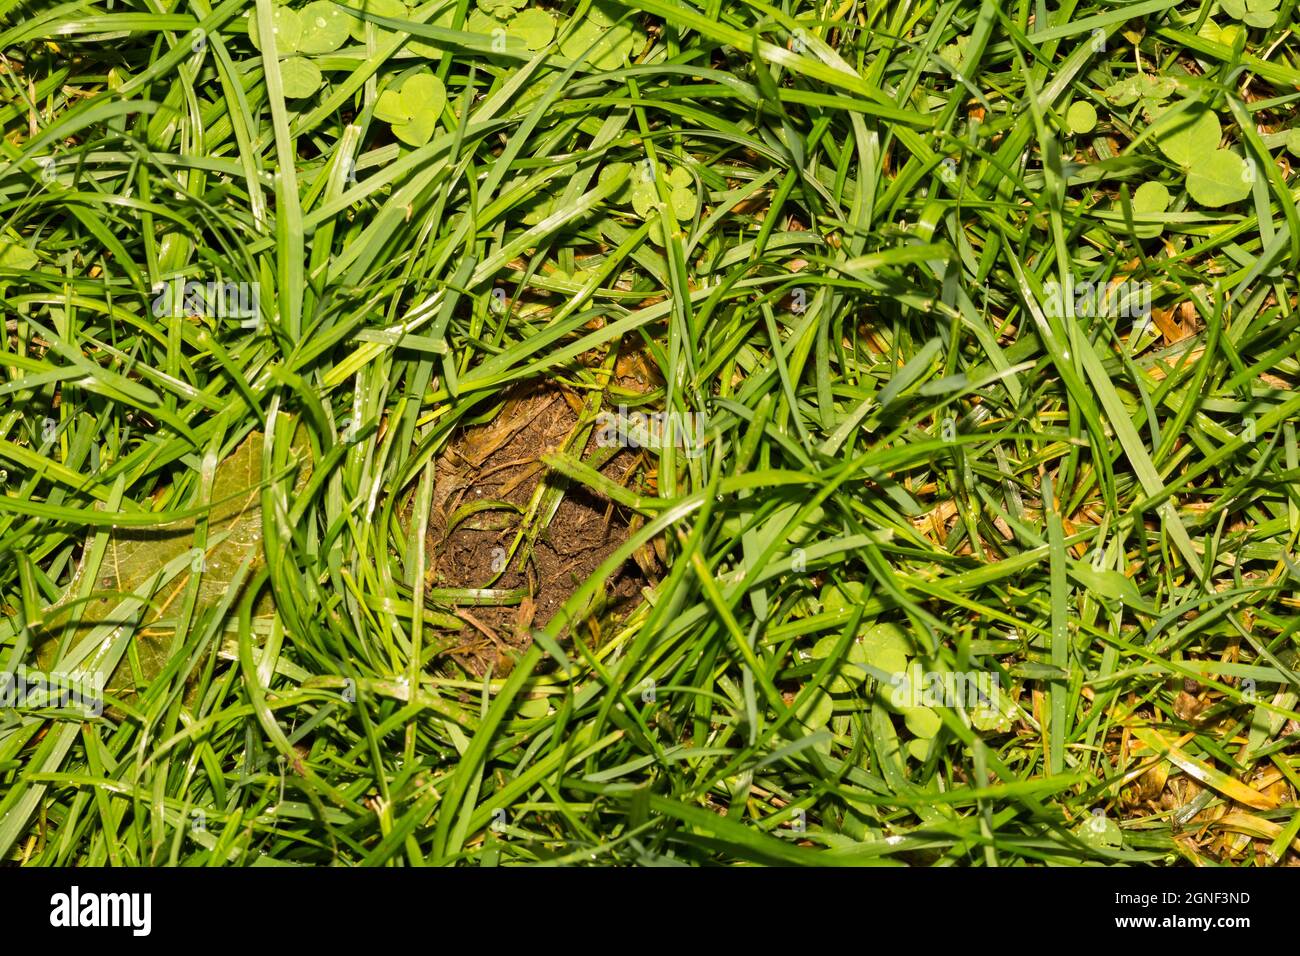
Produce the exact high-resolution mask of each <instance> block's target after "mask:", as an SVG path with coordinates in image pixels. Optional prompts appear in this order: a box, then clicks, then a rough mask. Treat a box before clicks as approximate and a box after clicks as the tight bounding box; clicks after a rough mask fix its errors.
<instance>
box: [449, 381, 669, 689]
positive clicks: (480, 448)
mask: <svg viewBox="0 0 1300 956" xmlns="http://www.w3.org/2000/svg"><path fill="white" fill-rule="evenodd" d="M580 408H581V404H580V400H579V399H578V397H577V396H576V395H574V394H573V393H571V392H568V391H567V390H563V389H561V388H560V387H558V386H552V385H546V384H542V385H537V384H533V385H526V386H519V387H517V388H515V389H513V390H512V391H511V392H510V393H509V395H508V397H507V399H506V402H505V404H504V406H503V407H502V409H501V411H500V412H499V413H498V414H497V415H496V416H495V417H494V418H493V419H492V421H490V422H488V423H486V424H483V425H477V426H472V427H469V428H466V429H463V430H461V432H460V433H459V434H458V435H456V436H455V438H454V439H453V440H452V441H451V442H450V444H449V445H448V446H447V448H446V449H445V450H444V451H443V453H442V455H441V456H440V457H439V459H438V462H437V471H436V477H435V483H434V494H433V509H432V513H431V514H430V518H429V554H430V555H431V568H430V574H429V579H428V583H429V585H430V586H431V587H435V588H489V587H490V588H492V589H493V590H494V591H503V590H504V591H519V590H522V592H523V594H522V598H521V599H519V600H517V601H516V600H512V601H511V603H510V604H506V605H496V606H493V605H490V604H479V603H474V602H466V603H464V604H461V605H459V606H457V607H456V608H454V609H453V613H455V614H456V616H457V617H459V618H460V619H461V620H462V621H463V622H465V623H464V626H463V627H462V628H461V630H460V634H459V644H458V645H457V646H456V647H454V648H452V650H451V653H452V654H453V655H454V656H455V657H456V658H457V659H458V660H459V662H460V663H461V664H462V666H464V667H466V669H467V670H469V671H471V672H472V673H476V674H481V673H483V672H484V671H485V670H486V669H487V668H488V667H489V666H491V667H492V668H493V669H494V671H496V672H497V673H500V672H502V670H504V669H506V668H508V666H509V663H510V661H511V659H512V658H513V657H514V656H515V654H516V653H517V652H518V651H520V650H522V649H523V648H525V647H527V646H528V644H529V643H531V641H532V638H531V629H532V628H534V627H541V626H543V625H545V624H546V623H547V622H549V621H550V620H551V618H552V617H553V616H554V615H555V613H556V612H557V611H558V610H559V609H560V607H561V605H563V604H564V602H565V600H567V599H568V598H569V596H570V595H572V594H573V592H574V591H575V590H577V588H578V586H579V585H580V584H582V582H583V581H585V580H586V579H587V578H588V577H589V576H590V575H591V574H592V572H593V571H595V570H596V568H597V567H599V566H600V564H601V563H602V562H603V561H604V560H605V559H606V558H608V557H609V555H610V554H611V553H612V552H613V551H614V550H615V549H616V548H618V546H619V545H621V544H622V543H623V542H624V541H625V540H626V539H627V537H628V535H629V534H630V533H631V528H632V524H631V522H632V521H633V519H634V515H633V514H631V513H629V512H628V511H627V510H626V509H624V508H623V507H621V506H619V505H616V504H614V503H613V502H611V501H609V500H607V499H605V498H604V497H602V496H600V495H597V494H595V493H594V492H592V491H590V490H589V489H587V488H585V487H582V486H580V485H577V484H575V483H568V485H567V486H566V487H565V489H564V497H563V499H562V500H561V502H560V506H559V508H558V509H557V510H556V512H555V515H554V517H553V518H551V520H550V521H549V523H547V524H546V526H545V528H543V529H542V530H541V531H540V533H538V534H537V536H536V539H535V541H534V543H533V545H532V547H531V549H529V547H528V536H525V538H524V541H523V542H521V544H520V546H519V547H518V548H517V549H516V550H515V552H514V553H513V554H510V549H511V546H512V545H513V543H514V541H515V538H516V536H517V535H518V532H519V529H520V528H521V527H522V526H523V524H524V522H525V520H526V518H527V516H528V511H529V508H530V504H531V502H532V500H533V497H534V494H535V493H536V492H537V489H538V485H539V483H540V482H542V481H543V479H544V478H545V477H546V474H547V468H546V466H545V465H544V464H543V463H542V461H541V458H542V456H543V455H545V454H549V453H552V452H556V451H558V450H560V448H561V447H562V446H564V444H565V442H566V441H567V440H568V438H569V436H570V434H571V433H572V431H573V429H574V427H575V426H576V424H577V422H578V414H577V410H576V409H580ZM594 450H595V436H594V433H593V437H592V439H591V440H590V441H589V442H588V447H587V448H586V449H585V450H584V452H583V457H584V459H585V458H586V457H587V455H589V454H590V453H591V452H592V451H594ZM644 464H645V459H644V456H643V455H642V453H640V452H639V451H636V450H631V449H619V450H618V451H617V453H616V454H615V455H614V456H613V457H612V458H610V459H609V460H608V461H607V462H605V463H604V465H603V466H602V467H601V468H600V471H601V473H602V474H604V475H605V476H606V477H608V478H611V479H613V480H614V481H617V482H619V483H620V484H625V485H626V484H629V483H630V482H632V481H633V480H634V479H635V476H636V474H637V473H638V471H639V470H643V469H644ZM553 480H558V479H553ZM544 520H545V512H544V511H539V512H538V515H537V517H536V518H535V519H533V520H532V522H531V523H530V527H535V526H536V524H537V522H539V521H544ZM643 550H644V551H645V552H646V553H645V554H640V553H639V554H638V555H637V560H632V559H629V560H627V561H624V562H623V563H622V565H620V566H619V567H618V568H617V569H616V570H615V571H614V572H613V573H611V574H610V575H609V576H608V578H607V579H606V580H605V582H604V586H603V588H602V593H603V608H602V616H607V615H613V616H616V617H617V616H622V615H624V614H626V613H627V612H628V611H630V610H631V609H632V608H633V607H634V606H635V604H636V603H637V601H638V600H639V598H640V593H641V588H642V587H643V586H644V585H645V584H646V583H647V580H648V579H647V576H646V572H647V571H651V573H653V571H652V563H653V561H654V558H653V551H652V550H651V549H649V548H646V549H643ZM643 568H644V569H645V570H643ZM593 626H597V625H593ZM586 639H589V635H587V634H585V633H584V640H586Z"/></svg>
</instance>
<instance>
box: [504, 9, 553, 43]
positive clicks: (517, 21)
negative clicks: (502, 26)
mask: <svg viewBox="0 0 1300 956" xmlns="http://www.w3.org/2000/svg"><path fill="white" fill-rule="evenodd" d="M506 34H507V35H508V36H512V37H517V38H518V39H520V40H522V41H523V44H524V46H525V47H527V48H528V49H529V50H540V49H541V48H542V47H544V46H546V44H548V43H550V42H551V38H552V37H554V36H555V21H554V20H552V19H551V15H550V14H549V13H547V12H546V11H545V10H539V9H538V8H537V7H529V8H528V9H527V10H524V11H523V12H521V13H520V14H519V15H518V16H517V17H515V18H514V19H512V20H511V21H510V24H509V25H508V26H507V27H506Z"/></svg>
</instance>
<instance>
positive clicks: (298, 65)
mask: <svg viewBox="0 0 1300 956" xmlns="http://www.w3.org/2000/svg"><path fill="white" fill-rule="evenodd" d="M322 82H323V80H322V78H321V74H320V69H319V68H318V67H317V66H316V64H315V63H313V62H312V61H311V60H309V59H307V58H306V57H305V56H291V57H289V58H288V59H287V60H281V61H280V83H281V85H282V86H283V88H284V95H285V96H286V97H288V98H289V99H291V100H300V99H302V98H303V97H305V96H311V95H312V94H313V93H315V92H316V91H317V90H318V89H320V85H321V83H322Z"/></svg>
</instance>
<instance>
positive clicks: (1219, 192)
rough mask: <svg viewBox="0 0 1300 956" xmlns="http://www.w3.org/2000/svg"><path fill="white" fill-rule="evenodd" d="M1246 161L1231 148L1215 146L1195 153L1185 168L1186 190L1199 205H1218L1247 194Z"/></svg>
mask: <svg viewBox="0 0 1300 956" xmlns="http://www.w3.org/2000/svg"><path fill="white" fill-rule="evenodd" d="M1250 184H1251V178H1250V175H1249V167H1248V166H1247V165H1246V161H1245V160H1244V159H1242V158H1241V157H1240V156H1238V155H1237V154H1236V153H1234V152H1232V150H1228V149H1215V150H1211V151H1210V152H1208V153H1204V154H1203V155H1200V156H1197V157H1196V158H1195V159H1194V160H1193V162H1192V164H1191V168H1190V169H1188V171H1187V192H1188V193H1189V194H1190V195H1191V197H1192V198H1193V199H1195V200H1196V201H1197V202H1198V203H1200V204H1201V205H1202V206H1209V207H1211V208H1217V207H1219V206H1227V205H1230V204H1232V203H1234V202H1240V201H1241V200H1242V199H1245V198H1246V197H1247V196H1248V195H1250Z"/></svg>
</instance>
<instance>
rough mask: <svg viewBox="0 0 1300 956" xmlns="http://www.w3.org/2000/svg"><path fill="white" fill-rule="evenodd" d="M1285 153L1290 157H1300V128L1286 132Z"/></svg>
mask: <svg viewBox="0 0 1300 956" xmlns="http://www.w3.org/2000/svg"><path fill="white" fill-rule="evenodd" d="M1286 151H1287V152H1288V153H1290V154H1291V155H1292V156H1296V157H1300V126H1296V127H1294V128H1293V129H1289V130H1287V131H1286Z"/></svg>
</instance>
